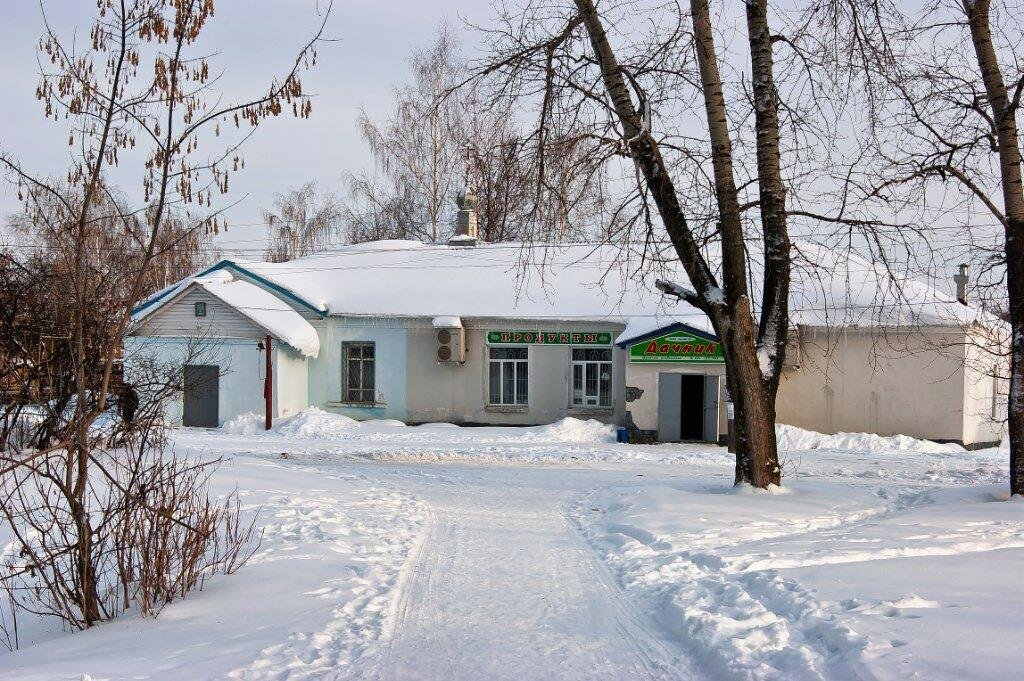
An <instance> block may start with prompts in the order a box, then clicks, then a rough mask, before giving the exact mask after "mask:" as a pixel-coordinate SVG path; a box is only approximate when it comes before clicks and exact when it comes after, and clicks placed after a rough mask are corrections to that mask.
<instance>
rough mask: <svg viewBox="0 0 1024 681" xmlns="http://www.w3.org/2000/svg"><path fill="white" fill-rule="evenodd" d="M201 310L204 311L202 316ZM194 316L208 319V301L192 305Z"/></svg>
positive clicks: (200, 301) (198, 301) (199, 301)
mask: <svg viewBox="0 0 1024 681" xmlns="http://www.w3.org/2000/svg"><path fill="white" fill-rule="evenodd" d="M200 310H202V314H200ZM192 314H193V315H194V316H195V317H206V301H205V300H197V301H196V302H194V303H192Z"/></svg>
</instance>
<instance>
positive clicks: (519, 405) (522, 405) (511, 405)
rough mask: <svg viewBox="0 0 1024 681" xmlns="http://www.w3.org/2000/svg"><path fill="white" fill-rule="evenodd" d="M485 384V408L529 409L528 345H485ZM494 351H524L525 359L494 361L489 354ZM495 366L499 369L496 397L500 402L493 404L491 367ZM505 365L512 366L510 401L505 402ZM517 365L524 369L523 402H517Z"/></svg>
mask: <svg viewBox="0 0 1024 681" xmlns="http://www.w3.org/2000/svg"><path fill="white" fill-rule="evenodd" d="M486 348H487V382H486V397H487V402H486V404H487V406H488V407H496V408H503V409H529V407H530V392H531V391H530V354H531V352H530V346H529V345H525V344H523V345H487V346H486ZM494 350H525V351H526V357H523V358H504V357H502V358H498V359H494V358H493V357H492V356H491V353H492V352H493V351H494ZM495 364H497V365H499V366H500V367H501V368H500V369H499V370H498V373H499V378H498V380H499V383H500V385H499V388H498V395H499V399H500V400H501V401H500V402H495V401H494V399H493V397H494V391H493V389H492V386H491V381H492V380H493V378H494V375H493V373H492V367H493V366H494V365H495ZM505 365H511V366H512V370H511V371H512V401H510V402H506V401H505V397H506V396H505V390H504V388H505V371H506V369H505ZM519 365H522V366H523V367H524V372H525V374H526V376H525V385H526V397H525V399H524V400H523V401H519V375H518V374H519Z"/></svg>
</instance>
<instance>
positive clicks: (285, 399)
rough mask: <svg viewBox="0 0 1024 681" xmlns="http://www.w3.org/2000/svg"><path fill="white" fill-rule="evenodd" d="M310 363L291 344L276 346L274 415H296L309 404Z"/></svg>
mask: <svg viewBox="0 0 1024 681" xmlns="http://www.w3.org/2000/svg"><path fill="white" fill-rule="evenodd" d="M308 368H309V365H308V362H307V360H306V358H305V357H304V356H303V355H302V354H301V353H300V352H298V351H297V350H295V349H294V348H293V347H291V346H290V345H285V344H284V343H276V344H275V346H274V416H275V418H286V417H288V416H294V415H295V414H297V413H299V412H300V411H302V410H303V409H305V408H306V407H308V406H309V371H308Z"/></svg>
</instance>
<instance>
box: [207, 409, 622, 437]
mask: <svg viewBox="0 0 1024 681" xmlns="http://www.w3.org/2000/svg"><path fill="white" fill-rule="evenodd" d="M435 431H436V433H437V436H438V437H441V438H443V439H445V440H450V439H452V438H453V437H454V438H459V439H461V438H467V441H475V442H524V443H537V444H546V443H571V444H604V443H612V442H615V427H614V426H610V425H608V424H606V423H601V422H600V421H595V420H592V419H591V420H582V419H577V418H572V417H566V418H564V419H562V420H560V421H556V422H555V423H551V424H548V425H546V426H531V427H487V426H483V427H473V428H465V427H460V426H457V425H455V424H451V423H428V424H424V425H421V426H407V425H406V424H404V423H402V422H401V421H395V420H393V419H371V420H367V421H356V420H355V419H352V418H349V417H348V416H343V415H341V414H333V413H331V412H327V411H324V410H322V409H318V408H317V407H309V408H308V409H304V410H302V411H301V412H299V413H298V414H296V415H295V416H292V417H291V418H288V419H285V420H282V421H280V422H278V423H277V424H276V425H275V426H274V427H273V428H272V429H271V430H270V431H267V430H265V429H264V421H263V415H261V414H257V413H255V412H248V413H246V414H242V415H240V416H237V417H235V418H233V419H231V420H230V421H228V422H227V423H225V424H224V425H223V426H222V427H221V432H223V433H225V434H228V435H260V434H268V435H275V436H278V437H290V438H298V439H304V440H338V439H347V440H353V439H356V440H366V439H374V440H378V439H379V440H385V439H392V438H394V439H399V440H404V439H408V438H409V437H419V438H422V437H423V436H424V435H428V436H429V435H430V434H432V433H433V432H435Z"/></svg>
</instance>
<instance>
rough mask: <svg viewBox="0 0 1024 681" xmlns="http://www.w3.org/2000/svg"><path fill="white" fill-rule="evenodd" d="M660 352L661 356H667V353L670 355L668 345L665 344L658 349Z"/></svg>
mask: <svg viewBox="0 0 1024 681" xmlns="http://www.w3.org/2000/svg"><path fill="white" fill-rule="evenodd" d="M658 352H659V353H660V354H663V355H664V354H666V353H668V343H665V344H664V345H662V346H661V347H659V348H658Z"/></svg>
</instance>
